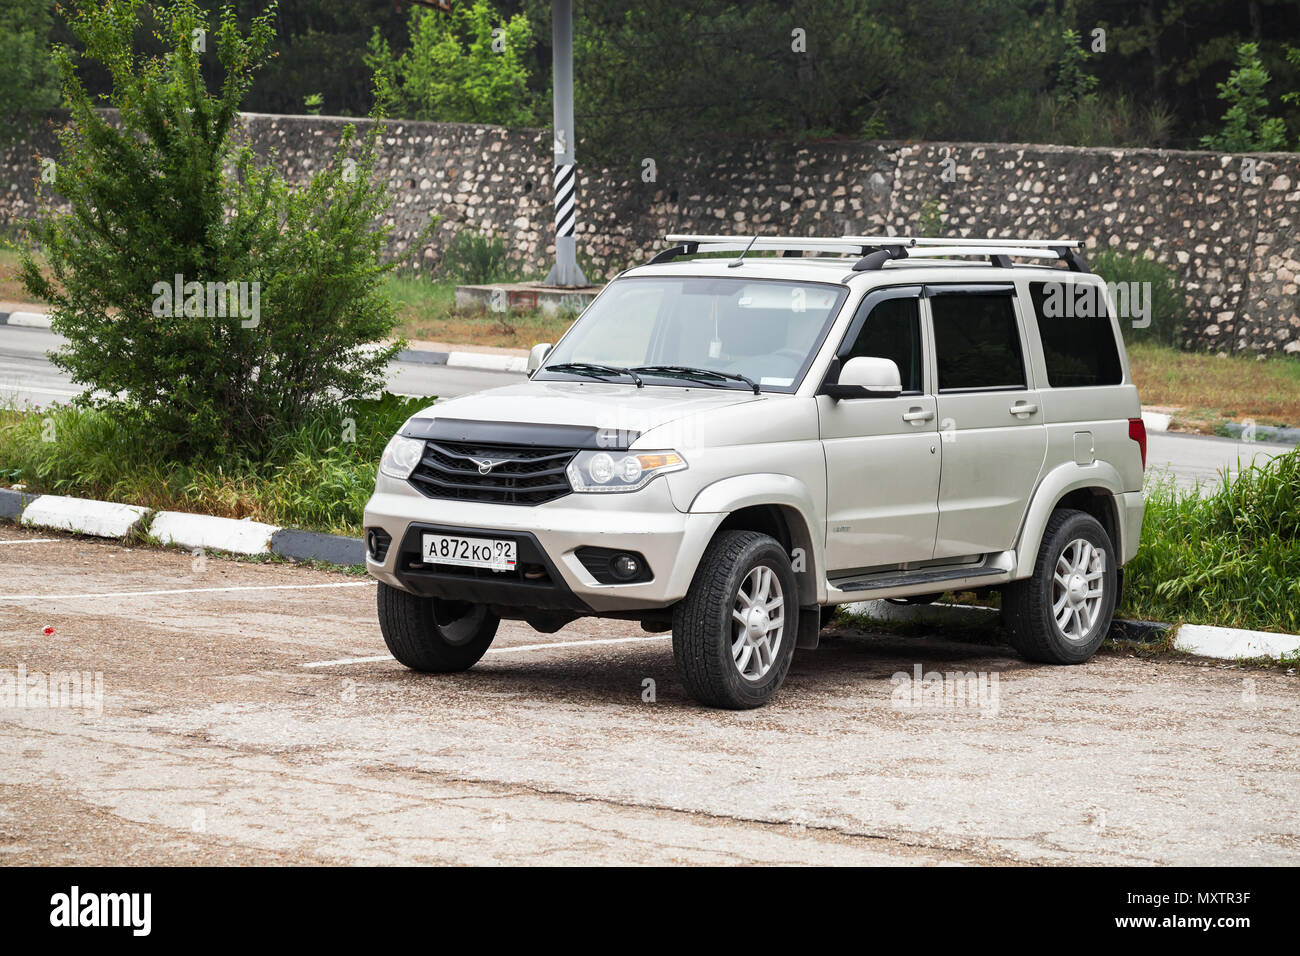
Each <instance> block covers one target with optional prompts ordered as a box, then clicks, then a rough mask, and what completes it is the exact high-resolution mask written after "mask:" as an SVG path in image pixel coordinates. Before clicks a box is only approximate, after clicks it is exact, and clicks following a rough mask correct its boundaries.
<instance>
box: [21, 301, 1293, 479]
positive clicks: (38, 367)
mask: <svg viewBox="0 0 1300 956" xmlns="http://www.w3.org/2000/svg"><path fill="white" fill-rule="evenodd" d="M60 341H61V337H60V336H57V335H54V334H53V333H51V332H48V331H45V330H42V329H27V328H21V327H15V326H0V403H2V402H6V401H13V402H17V403H18V404H22V403H24V402H31V403H32V404H37V405H46V404H48V403H50V402H51V401H59V402H66V401H68V400H69V399H71V398H72V397H73V396H74V395H76V394H78V389H77V387H76V386H75V385H73V384H72V382H71V381H70V380H69V379H68V376H67V375H66V374H64V373H63V372H60V371H59V370H58V369H56V368H54V366H52V365H51V364H50V363H49V360H48V359H47V358H46V357H45V353H46V352H48V351H50V350H53V349H56V348H58V347H59V343H60ZM519 380H520V376H519V375H517V374H514V373H507V372H483V371H478V370H475V369H465V368H447V367H446V366H439V365H424V364H418V363H405V362H395V363H393V364H392V365H391V366H390V367H389V369H388V385H387V387H388V389H389V390H390V391H393V392H397V393H399V394H403V395H437V396H439V397H441V398H452V397H454V396H456V395H463V394H465V393H467V392H475V391H480V390H482V389H486V388H492V387H494V386H497V385H506V384H509V383H511V382H517V381H519ZM1289 448H1290V446H1287V445H1272V444H1265V443H1262V442H1255V443H1245V442H1240V441H1235V440H1233V439H1227V438H1205V437H1201V436H1192V435H1178V434H1173V433H1169V434H1161V433H1158V432H1152V433H1150V435H1149V436H1148V447H1147V466H1148V472H1149V473H1150V475H1151V476H1152V477H1154V476H1155V475H1157V474H1159V473H1163V472H1168V473H1169V474H1170V475H1171V476H1172V478H1173V479H1174V481H1175V482H1176V483H1177V484H1178V485H1179V486H1181V487H1192V486H1193V485H1195V484H1197V483H1200V484H1201V485H1202V486H1203V487H1205V488H1211V487H1213V486H1214V485H1216V484H1217V483H1218V481H1219V473H1220V469H1223V468H1227V469H1228V470H1229V471H1232V472H1235V471H1236V470H1237V469H1238V468H1239V467H1240V466H1241V465H1242V464H1249V463H1250V462H1251V461H1254V460H1259V461H1262V460H1266V459H1267V458H1270V457H1272V456H1274V455H1277V454H1281V453H1282V452H1285V451H1287V450H1289Z"/></svg>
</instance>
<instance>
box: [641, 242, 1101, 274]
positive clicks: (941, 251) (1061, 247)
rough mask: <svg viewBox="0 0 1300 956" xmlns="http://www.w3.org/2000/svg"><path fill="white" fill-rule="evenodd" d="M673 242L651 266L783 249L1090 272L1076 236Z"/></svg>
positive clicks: (864, 262) (868, 262)
mask: <svg viewBox="0 0 1300 956" xmlns="http://www.w3.org/2000/svg"><path fill="white" fill-rule="evenodd" d="M664 238H665V239H666V240H667V241H668V242H671V243H675V245H673V246H670V247H669V248H667V249H665V250H663V251H662V252H660V253H658V254H657V255H655V257H654V258H653V259H651V260H650V264H651V265H653V264H655V263H659V262H670V261H672V260H673V259H675V258H677V257H678V256H690V255H695V254H696V253H699V252H740V253H745V252H747V251H750V250H766V251H781V252H782V253H784V254H785V255H787V256H788V255H791V254H792V253H793V254H795V255H802V254H803V253H804V252H828V253H830V252H838V253H840V254H842V255H849V256H859V257H860V258H859V259H858V261H857V262H856V263H855V264H854V265H853V271H854V272H869V271H875V270H877V269H881V268H883V267H884V264H885V263H886V262H888V261H889V260H891V259H906V258H907V257H908V254H909V253H908V250H915V251H916V253H917V254H920V255H924V256H926V257H950V256H977V257H980V258H985V257H987V258H988V260H989V261H990V262H991V263H992V264H993V265H994V266H997V267H1001V268H1008V267H1009V266H1010V265H1011V258H1010V257H1011V256H1024V257H1030V258H1040V259H1057V260H1060V261H1062V262H1064V263H1065V264H1066V266H1067V267H1068V268H1069V269H1070V270H1071V271H1072V272H1088V271H1089V269H1088V263H1087V262H1086V261H1085V260H1084V258H1083V255H1082V254H1081V253H1080V251H1079V250H1081V249H1082V248H1083V242H1082V241H1080V240H1076V239H943V238H934V237H928V236H926V237H913V236H838V237H829V236H706V235H681V234H674V235H669V236H665V237H664Z"/></svg>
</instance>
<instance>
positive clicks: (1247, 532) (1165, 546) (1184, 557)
mask: <svg viewBox="0 0 1300 956" xmlns="http://www.w3.org/2000/svg"><path fill="white" fill-rule="evenodd" d="M1119 615H1120V616H1121V617H1133V618H1141V619H1147V620H1156V621H1170V622H1177V623H1183V624H1214V625H1220V626H1223V627H1242V628H1249V629H1252V630H1259V631H1280V632H1282V633H1288V634H1295V633H1300V449H1296V450H1293V451H1291V452H1288V453H1287V454H1285V455H1281V456H1279V457H1277V458H1274V459H1271V460H1270V461H1268V462H1265V463H1263V464H1258V465H1253V466H1251V467H1249V468H1244V469H1242V470H1241V471H1240V472H1239V473H1238V474H1237V475H1236V476H1227V475H1225V476H1224V477H1223V480H1222V483H1221V485H1220V486H1219V487H1218V489H1217V490H1216V491H1215V492H1214V493H1213V494H1212V495H1209V496H1208V497H1202V496H1200V495H1198V494H1197V493H1196V492H1195V491H1190V490H1187V491H1180V490H1179V489H1177V488H1176V487H1175V486H1174V485H1173V483H1172V481H1170V480H1169V479H1163V480H1160V479H1157V480H1156V481H1155V482H1154V483H1152V484H1150V485H1148V487H1147V503H1146V521H1145V524H1144V526H1143V531H1142V546H1141V548H1140V549H1139V550H1138V554H1137V557H1136V558H1135V559H1134V560H1133V561H1132V563H1130V564H1129V565H1128V566H1127V568H1126V569H1125V575H1124V605H1123V607H1122V608H1120V609H1119Z"/></svg>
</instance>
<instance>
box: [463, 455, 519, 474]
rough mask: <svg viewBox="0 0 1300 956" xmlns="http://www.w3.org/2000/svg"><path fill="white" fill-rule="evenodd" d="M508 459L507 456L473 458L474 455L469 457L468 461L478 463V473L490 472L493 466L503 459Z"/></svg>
mask: <svg viewBox="0 0 1300 956" xmlns="http://www.w3.org/2000/svg"><path fill="white" fill-rule="evenodd" d="M509 460H510V459H508V458H474V457H471V458H470V461H472V462H473V463H474V464H476V465H478V473H479V474H480V475H487V474H490V473H491V472H492V469H493V468H495V467H496V466H497V465H499V464H501V463H502V462H504V461H509Z"/></svg>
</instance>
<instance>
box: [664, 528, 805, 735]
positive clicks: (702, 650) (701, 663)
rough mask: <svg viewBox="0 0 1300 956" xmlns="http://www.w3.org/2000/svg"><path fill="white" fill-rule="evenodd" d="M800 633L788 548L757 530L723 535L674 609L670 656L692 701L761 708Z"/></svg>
mask: <svg viewBox="0 0 1300 956" xmlns="http://www.w3.org/2000/svg"><path fill="white" fill-rule="evenodd" d="M798 634H799V595H798V587H797V584H796V583H795V577H794V571H793V570H792V569H791V567H790V559H789V557H788V556H787V555H786V553H785V549H783V548H782V547H781V545H780V544H778V543H777V541H776V540H775V539H773V538H770V537H768V536H767V535H765V534H759V533H758V532H755V531H723V532H721V533H720V534H719V535H718V536H717V537H716V538H714V539H713V541H712V542H711V543H710V544H709V547H708V548H707V549H706V550H705V552H704V556H703V557H702V558H701V559H700V563H699V567H698V568H696V571H695V578H694V580H692V582H691V587H690V590H689V591H688V592H687V594H686V597H685V599H684V600H682V601H680V602H679V603H678V604H677V606H676V607H675V608H674V610H673V658H674V659H675V660H676V663H677V672H678V674H680V675H681V678H682V682H683V683H684V684H685V685H686V689H687V690H688V691H689V692H690V694H691V696H692V697H694V698H695V699H696V700H698V701H699V702H700V703H702V704H705V705H707V706H709V707H725V708H729V709H732V710H742V709H746V708H750V707H759V706H761V705H762V704H764V703H766V702H767V701H768V700H769V699H770V698H771V697H772V695H773V694H775V693H776V691H777V689H778V688H779V687H780V686H781V682H782V681H784V680H785V675H786V673H787V672H788V671H789V669H790V659H791V657H792V656H793V654H794V646H795V642H796V640H797V639H798Z"/></svg>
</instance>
